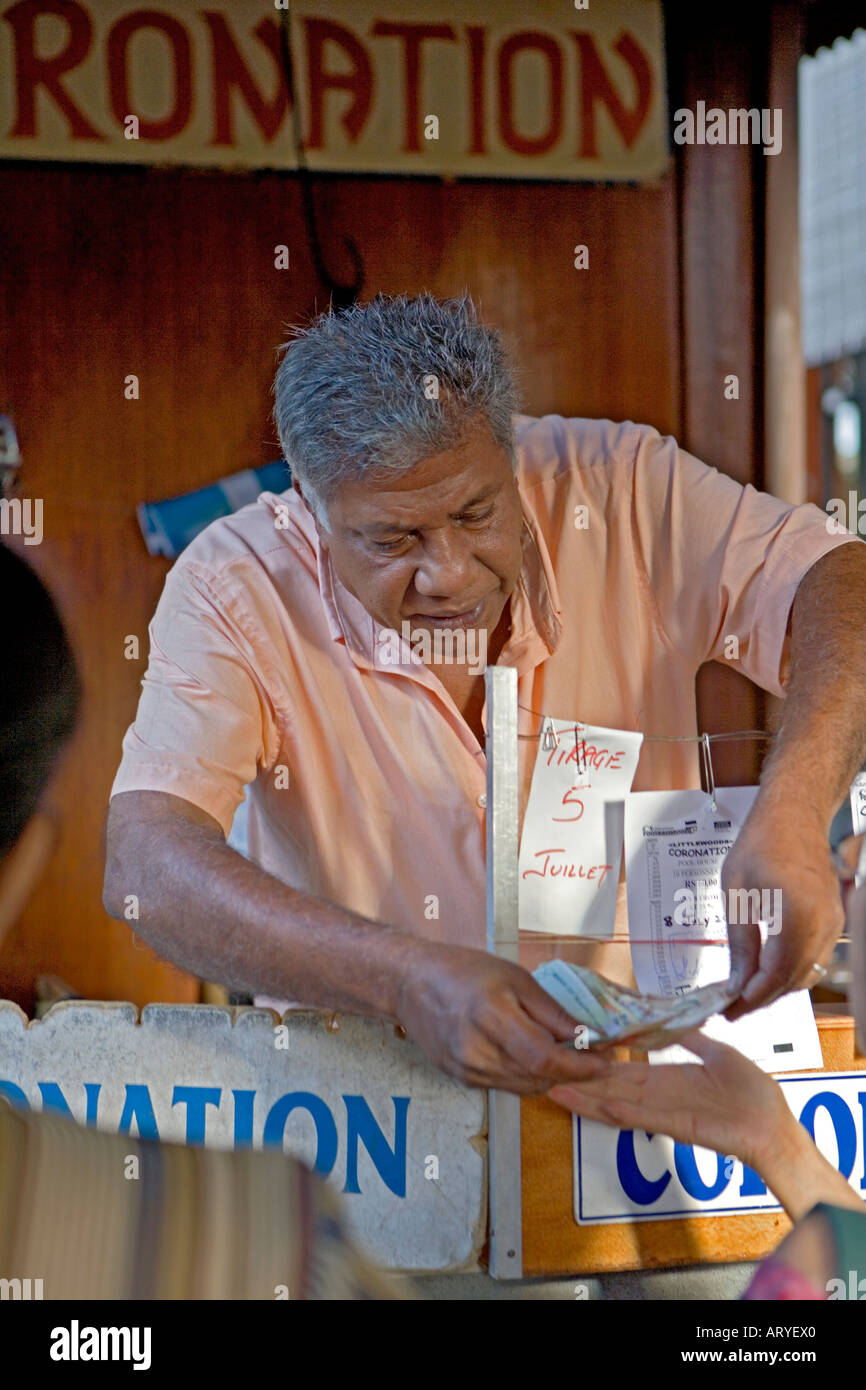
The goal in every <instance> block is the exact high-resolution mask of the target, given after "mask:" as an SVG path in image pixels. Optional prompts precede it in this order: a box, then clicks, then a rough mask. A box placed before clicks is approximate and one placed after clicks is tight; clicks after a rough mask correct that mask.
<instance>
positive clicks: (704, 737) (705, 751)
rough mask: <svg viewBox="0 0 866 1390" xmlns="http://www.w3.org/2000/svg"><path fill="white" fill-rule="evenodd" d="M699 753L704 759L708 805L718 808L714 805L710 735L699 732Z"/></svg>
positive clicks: (714, 794)
mask: <svg viewBox="0 0 866 1390" xmlns="http://www.w3.org/2000/svg"><path fill="white" fill-rule="evenodd" d="M701 753H702V755H703V760H704V776H705V777H706V779H707V793H708V795H709V798H710V806H711V807H712V808H713V810H714V811H717V810H718V809H719V808H718V806H717V805H716V781H715V778H714V777H713V761H712V758H711V757H710V736H709V734H701Z"/></svg>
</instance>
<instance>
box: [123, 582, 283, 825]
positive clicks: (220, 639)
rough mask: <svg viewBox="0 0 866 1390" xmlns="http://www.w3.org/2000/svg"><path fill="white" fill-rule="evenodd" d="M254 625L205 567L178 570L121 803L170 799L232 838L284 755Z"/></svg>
mask: <svg viewBox="0 0 866 1390" xmlns="http://www.w3.org/2000/svg"><path fill="white" fill-rule="evenodd" d="M253 622H254V619H253V617H252V615H251V614H248V613H245V612H244V611H243V609H242V608H241V607H240V606H239V604H238V603H237V602H236V601H235V600H234V599H233V597H232V590H231V586H229V585H228V584H227V583H225V581H223V580H221V579H220V577H218V576H217V575H215V574H213V573H209V572H208V571H207V570H206V568H205V567H202V566H198V565H195V564H193V563H191V562H183V561H180V562H179V563H178V564H176V565H175V566H174V568H173V569H172V570H170V571H169V574H168V577H167V579H166V583H165V587H164V589H163V592H162V596H161V598H160V601H159V604H158V606H157V609H156V612H155V614H154V616H153V620H152V621H151V623H150V627H149V636H150V655H149V660H148V665H147V670H146V672H145V675H144V678H143V680H142V690H141V697H140V699H139V704H138V710H137V713H136V716H135V721H134V723H132V724H131V725H130V727H129V728H128V729H127V731H126V734H125V736H124V739H123V756H122V759H121V763H120V767H119V769H118V772H117V776H116V777H115V779H114V783H113V785H112V788H111V796H116V795H117V794H118V793H119V792H125V791H160V792H170V793H171V794H172V795H174V796H179V797H182V798H183V799H184V800H185V801H190V802H192V803H193V805H195V806H198V807H200V808H201V810H203V811H206V812H207V813H208V814H209V815H211V816H213V817H214V819H215V820H216V821H218V822H219V824H220V826H221V827H222V830H223V834H224V835H226V836H228V834H229V831H230V829H231V824H232V820H233V818H234V814H235V811H236V810H237V808H238V806H239V805H240V803H241V802H242V801H243V799H244V788H245V786H246V785H247V784H248V783H249V782H252V781H253V780H254V778H255V777H256V775H257V771H258V769H259V767H260V766H270V765H271V764H272V763H273V762H275V761H276V755H277V750H278V740H277V729H276V719H275V715H274V711H273V708H272V707H271V704H270V701H269V700H268V697H267V694H266V691H265V689H264V686H263V684H262V682H261V680H260V679H259V677H258V675H257V671H256V664H255V660H254V652H255V650H256V646H257V642H256V634H255V632H254V631H253V630H252V625H253ZM260 641H261V639H260V638H259V639H258V645H259V646H260Z"/></svg>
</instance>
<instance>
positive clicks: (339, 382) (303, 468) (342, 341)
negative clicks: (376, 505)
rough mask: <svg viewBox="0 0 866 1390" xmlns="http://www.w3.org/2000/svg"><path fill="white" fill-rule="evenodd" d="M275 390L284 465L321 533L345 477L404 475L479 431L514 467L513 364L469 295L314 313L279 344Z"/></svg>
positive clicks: (402, 298) (384, 300)
mask: <svg viewBox="0 0 866 1390" xmlns="http://www.w3.org/2000/svg"><path fill="white" fill-rule="evenodd" d="M283 348H284V349H285V355H284V357H283V360H282V362H281V363H280V365H279V368H278V369H277V374H276V379H275V381H274V387H273V392H274V396H275V399H276V404H275V406H274V423H275V425H276V427H277V434H278V435H279V439H280V444H281V445H282V448H283V453H284V455H285V458H286V462H287V463H288V465H289V467H290V468H291V470H292V474H293V476H294V477H296V478H297V479H298V481H299V483H300V484H301V486H302V487H303V489H304V496H305V497H306V498H307V500H308V502H309V503H310V506H311V507H312V508H313V510H314V511H315V514H316V516H317V518H318V519H319V522H320V524H321V525H323V526H324V527H325V528H326V529H327V527H328V520H327V501H328V498H329V496H330V494H331V492H332V491H333V489H334V488H335V487H337V486H339V484H340V483H341V482H343V481H344V480H346V479H350V478H351V479H355V480H357V479H362V478H364V477H369V478H371V479H375V480H376V481H378V482H385V481H387V479H388V478H397V477H402V476H403V475H404V474H406V473H408V472H409V471H410V470H411V469H412V468H414V467H415V465H416V464H418V463H420V462H421V460H422V459H425V458H429V457H430V456H431V455H433V454H438V453H441V452H443V451H445V450H447V449H452V448H454V447H456V446H457V445H458V444H459V443H460V442H461V440H462V439H463V437H464V436H465V433H466V430H467V428H471V427H472V426H473V425H475V424H484V425H486V426H487V428H488V429H489V430H490V433H491V434H492V436H493V438H494V440H495V441H496V443H497V444H498V445H500V447H501V448H502V449H504V451H505V452H506V454H507V455H508V457H509V460H510V462H511V466H512V468H513V469H514V470H515V471H516V469H517V456H516V449H515V442H514V425H513V421H512V416H513V414H514V413H515V412H516V411H517V409H518V398H517V390H516V387H515V383H514V378H513V374H512V368H511V364H510V362H509V359H508V354H507V352H506V349H505V346H504V344H503V341H502V338H501V337H500V335H499V333H498V332H496V331H495V330H494V329H491V328H488V327H486V326H485V325H484V324H483V323H481V322H480V321H479V319H478V315H477V312H476V309H475V305H474V304H473V302H472V300H471V299H470V297H469V295H468V294H463V295H462V296H461V297H460V298H458V299H448V300H440V299H436V298H434V296H433V295H431V294H427V293H424V294H420V295H418V296H417V297H416V298H412V299H409V298H407V296H406V295H396V296H394V297H389V296H386V295H377V296H376V298H375V299H373V300H371V301H370V303H369V304H354V305H352V306H351V307H350V308H348V309H344V310H341V311H338V312H337V313H334V312H333V311H328V312H327V313H324V314H320V315H319V317H318V318H316V319H314V320H313V321H312V322H311V323H310V324H309V325H308V326H307V327H306V328H300V329H295V330H294V331H293V337H292V338H291V339H290V341H289V342H288V343H285V344H283Z"/></svg>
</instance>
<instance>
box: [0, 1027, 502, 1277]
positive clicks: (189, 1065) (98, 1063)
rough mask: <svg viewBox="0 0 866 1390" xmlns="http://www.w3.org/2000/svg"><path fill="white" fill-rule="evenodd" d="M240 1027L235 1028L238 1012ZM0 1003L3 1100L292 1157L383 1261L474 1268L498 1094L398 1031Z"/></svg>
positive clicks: (123, 1128) (114, 1128) (177, 1138)
mask: <svg viewBox="0 0 866 1390" xmlns="http://www.w3.org/2000/svg"><path fill="white" fill-rule="evenodd" d="M233 1013H234V1015H235V1017H234V1021H233V1018H232V1015H233ZM327 1017H328V1016H327V1015H325V1014H319V1013H308V1012H304V1013H295V1014H292V1013H288V1014H286V1015H285V1020H284V1023H283V1024H280V1023H279V1020H278V1018H277V1017H276V1016H275V1015H273V1014H272V1013H271V1012H270V1011H269V1010H264V1009H238V1010H234V1011H233V1010H232V1009H228V1008H212V1007H208V1006H205V1005H170V1004H160V1005H156V1004H151V1005H148V1006H147V1007H146V1008H145V1009H143V1010H142V1013H141V1021H140V1022H139V1021H138V1010H137V1009H136V1008H135V1007H134V1005H132V1004H104V1003H79V1002H68V1003H63V1004H57V1005H55V1007H54V1008H53V1009H51V1010H50V1012H49V1013H48V1014H46V1015H45V1017H44V1018H43V1019H42V1020H41V1021H38V1022H33V1023H31V1024H30V1025H29V1027H28V1026H27V1020H26V1018H25V1016H24V1014H23V1013H22V1012H21V1010H20V1009H19V1008H18V1007H17V1006H16V1005H15V1004H12V1003H9V1002H8V1001H0V1093H3V1094H4V1095H6V1096H7V1097H8V1098H9V1099H10V1100H11V1101H12V1102H13V1104H18V1105H21V1106H24V1107H29V1108H30V1109H32V1110H47V1109H51V1110H55V1111H60V1112H62V1113H64V1114H68V1115H71V1116H72V1118H74V1119H75V1120H77V1121H78V1122H79V1123H81V1124H89V1125H93V1126H95V1127H96V1128H98V1129H102V1130H107V1131H108V1132H109V1133H112V1134H116V1133H122V1132H126V1133H130V1134H133V1135H135V1136H140V1137H142V1138H149V1139H162V1140H170V1141H173V1142H174V1143H188V1144H202V1143H203V1144H205V1145H206V1146H208V1147H213V1148H220V1149H231V1148H248V1147H253V1148H262V1147H264V1146H269V1147H275V1148H282V1149H283V1150H284V1151H285V1152H287V1153H292V1154H295V1155H296V1156H297V1157H299V1158H301V1159H303V1160H304V1161H306V1162H307V1163H308V1164H309V1165H310V1166H311V1167H313V1166H315V1167H316V1168H317V1169H318V1171H319V1172H320V1173H322V1174H323V1175H324V1176H325V1177H326V1178H327V1179H328V1181H329V1182H330V1183H332V1184H333V1185H334V1186H335V1187H336V1189H337V1191H338V1192H339V1193H340V1194H341V1198H342V1202H343V1206H344V1209H345V1212H346V1216H347V1219H348V1221H349V1223H350V1225H351V1227H352V1229H353V1230H354V1232H355V1234H356V1235H357V1237H358V1240H359V1242H360V1243H361V1244H362V1245H363V1247H364V1249H365V1250H366V1251H367V1253H368V1254H369V1255H370V1256H371V1257H372V1258H373V1259H375V1260H377V1261H378V1262H379V1264H381V1265H384V1266H386V1267H388V1268H392V1269H403V1270H415V1271H420V1270H446V1269H460V1268H473V1267H475V1265H476V1264H477V1255H478V1253H479V1251H480V1249H481V1246H482V1244H483V1241H484V1238H485V1231H486V1166H487V1158H486V1128H487V1121H486V1093H485V1092H484V1091H480V1090H468V1089H466V1088H464V1087H462V1086H459V1085H457V1083H456V1082H454V1081H452V1080H450V1079H449V1078H448V1077H447V1076H445V1075H444V1074H443V1073H442V1072H440V1071H439V1070H438V1069H437V1068H436V1067H434V1066H433V1064H432V1063H431V1062H429V1061H428V1060H427V1058H426V1057H425V1056H424V1055H423V1053H422V1052H421V1051H420V1050H419V1049H418V1048H417V1047H416V1046H415V1045H414V1044H413V1043H411V1042H409V1041H408V1040H405V1039H400V1038H398V1037H396V1036H395V1033H394V1029H393V1027H392V1026H391V1025H389V1024H387V1023H384V1022H380V1021H379V1020H374V1019H364V1018H353V1017H347V1016H343V1015H341V1016H340V1018H339V1020H338V1022H339V1029H338V1031H336V1032H332V1031H331V1030H330V1029H329V1028H328V1026H327Z"/></svg>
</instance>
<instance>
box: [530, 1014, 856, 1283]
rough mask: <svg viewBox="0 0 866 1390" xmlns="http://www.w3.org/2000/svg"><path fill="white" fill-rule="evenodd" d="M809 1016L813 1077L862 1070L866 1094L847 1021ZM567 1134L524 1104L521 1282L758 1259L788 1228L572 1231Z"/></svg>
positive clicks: (546, 1106) (551, 1109)
mask: <svg viewBox="0 0 866 1390" xmlns="http://www.w3.org/2000/svg"><path fill="white" fill-rule="evenodd" d="M815 1015H816V1021H817V1024H818V1035H819V1037H820V1040H821V1051H822V1054H823V1058H824V1067H823V1072H815V1073H813V1074H815V1075H823V1074H827V1075H828V1076H829V1075H834V1074H835V1075H839V1074H845V1073H850V1072H860V1071H862V1072H863V1073H864V1077H863V1081H864V1087H866V1057H864V1056H861V1055H860V1054H859V1053H857V1052H856V1051H855V1040H854V1022H853V1019H852V1018H851V1017H850V1016H848V1015H844V1014H841V1013H838V1012H834V1011H833V1006H832V1005H828V1004H816V1006H815ZM796 1074H797V1075H804V1074H805V1073H804V1072H799V1073H796ZM779 1076H780V1079H783V1076H782V1074H781V1073H779ZM861 1129H862V1126H861ZM572 1134H573V1130H572V1116H571V1114H570V1113H569V1112H568V1111H567V1110H565V1109H563V1108H562V1106H559V1105H556V1104H555V1103H554V1102H553V1101H551V1100H547V1099H546V1098H544V1097H534V1096H533V1097H530V1098H527V1099H524V1100H523V1102H522V1104H521V1161H522V1167H521V1174H522V1178H521V1182H522V1201H523V1273H524V1275H525V1276H527V1277H528V1276H535V1275H563V1274H605V1273H612V1272H621V1271H625V1270H640V1269H654V1268H658V1267H661V1266H676V1265H694V1264H716V1263H725V1262H729V1261H743V1260H759V1259H762V1258H763V1257H764V1256H765V1255H768V1254H769V1253H770V1252H771V1251H772V1250H774V1249H775V1247H776V1246H777V1245H778V1244H779V1242H780V1241H781V1240H782V1239H783V1237H784V1236H785V1235H786V1234H787V1232H788V1231H789V1230H790V1228H791V1223H790V1221H789V1219H788V1217H787V1216H785V1214H784V1212H780V1211H770V1212H767V1213H762V1212H757V1213H748V1214H744V1215H734V1216H700V1215H699V1216H693V1217H688V1218H683V1217H676V1218H672V1219H670V1220H664V1219H653V1220H637V1221H626V1222H610V1223H607V1224H596V1225H578V1223H577V1222H576V1220H575V1216H574V1160H573V1142H572ZM861 1161H862V1159H861Z"/></svg>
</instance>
